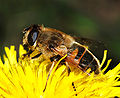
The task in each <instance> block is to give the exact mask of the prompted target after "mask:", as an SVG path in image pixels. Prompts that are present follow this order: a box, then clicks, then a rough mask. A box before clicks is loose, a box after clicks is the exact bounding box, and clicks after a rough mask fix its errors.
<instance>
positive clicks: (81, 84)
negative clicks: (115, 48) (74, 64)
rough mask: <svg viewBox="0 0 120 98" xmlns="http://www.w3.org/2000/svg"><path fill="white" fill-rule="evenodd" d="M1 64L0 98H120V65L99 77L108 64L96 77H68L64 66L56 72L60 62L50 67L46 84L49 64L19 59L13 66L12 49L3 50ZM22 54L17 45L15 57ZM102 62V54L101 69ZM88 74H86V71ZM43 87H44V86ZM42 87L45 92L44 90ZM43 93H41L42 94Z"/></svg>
mask: <svg viewBox="0 0 120 98" xmlns="http://www.w3.org/2000/svg"><path fill="white" fill-rule="evenodd" d="M5 51H6V56H5V55H4V63H3V62H2V60H1V59H0V97H1V98H49V97H50V98H51V97H52V98H54V97H55V98H74V97H75V98H77V97H78V98H95V97H96V98H97V97H101V98H109V97H114V96H118V97H120V87H117V86H119V85H120V82H119V81H118V79H119V77H120V75H119V74H120V64H118V65H117V66H116V67H115V68H114V69H112V70H109V71H108V72H107V73H106V74H103V73H104V71H105V70H106V68H107V67H108V65H109V63H110V61H111V60H109V61H108V63H107V67H105V68H104V69H103V70H102V71H101V73H100V74H99V75H95V74H94V73H91V75H90V76H89V75H87V74H86V73H84V72H82V71H80V73H79V74H75V72H71V73H70V75H69V76H68V73H67V71H66V66H65V65H62V66H60V67H59V68H58V65H59V63H60V61H61V60H62V59H64V57H65V56H64V57H63V58H61V59H60V60H59V61H58V62H57V64H56V65H55V66H54V68H53V70H52V72H51V74H50V77H49V79H48V81H47V77H48V74H49V69H50V66H51V62H50V60H43V59H41V60H40V58H38V59H34V60H33V59H30V58H26V59H24V60H22V59H20V60H19V62H17V57H16V51H15V47H14V46H11V47H10V49H9V48H8V47H5ZM25 52H26V51H25V50H24V49H23V47H22V46H21V45H20V49H19V56H20V57H21V56H22V54H24V53H25ZM105 59H106V51H105V53H104V58H103V61H102V63H101V66H102V65H103V64H104V61H105ZM87 71H88V72H89V71H90V70H87ZM46 83H47V85H46ZM45 86H46V89H45ZM44 89H45V91H44Z"/></svg>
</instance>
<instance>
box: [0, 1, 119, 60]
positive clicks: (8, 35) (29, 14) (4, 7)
mask: <svg viewBox="0 0 120 98" xmlns="http://www.w3.org/2000/svg"><path fill="white" fill-rule="evenodd" d="M30 24H44V25H45V26H47V27H51V28H56V29H58V30H61V31H64V32H66V33H67V34H71V35H76V36H80V37H86V38H90V39H94V40H101V41H103V42H104V43H105V44H106V45H107V47H108V48H109V50H110V51H111V52H110V56H113V57H114V58H115V59H119V57H120V46H119V44H120V0H0V34H1V35H0V51H1V52H0V54H1V55H2V54H3V53H4V46H10V45H15V46H16V49H17V50H18V46H19V44H21V43H22V32H21V31H22V30H23V29H24V28H25V27H28V26H29V25H30Z"/></svg>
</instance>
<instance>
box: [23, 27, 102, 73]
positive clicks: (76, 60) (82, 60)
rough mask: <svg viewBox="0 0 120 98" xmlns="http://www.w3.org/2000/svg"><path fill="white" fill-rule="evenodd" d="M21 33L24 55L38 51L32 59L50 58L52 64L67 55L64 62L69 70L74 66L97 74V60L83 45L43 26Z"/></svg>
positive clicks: (29, 28) (70, 37) (98, 70)
mask: <svg viewBox="0 0 120 98" xmlns="http://www.w3.org/2000/svg"><path fill="white" fill-rule="evenodd" d="M23 33H24V36H23V46H25V47H27V48H28V53H27V54H25V55H29V54H31V53H32V52H33V51H38V53H39V54H37V55H36V56H34V57H33V58H35V57H38V56H40V55H41V54H42V55H43V57H44V58H45V59H48V58H50V60H51V61H52V62H54V60H59V59H60V58H61V57H62V56H64V55H66V54H67V57H66V58H65V59H64V62H65V64H66V65H67V67H68V68H69V69H70V67H69V66H75V67H77V68H79V69H80V70H82V71H84V72H86V70H87V69H88V68H90V69H91V72H93V71H94V73H95V74H99V72H100V68H99V67H100V63H99V60H98V59H97V58H96V56H95V55H94V54H93V53H92V52H91V51H90V50H89V49H88V48H87V47H86V46H85V45H83V44H81V43H80V42H77V41H76V40H75V39H74V38H73V37H72V36H70V35H67V34H65V33H64V32H61V31H59V30H56V29H53V28H47V27H44V26H43V25H32V26H30V27H28V28H26V29H24V31H23ZM25 55H24V56H25Z"/></svg>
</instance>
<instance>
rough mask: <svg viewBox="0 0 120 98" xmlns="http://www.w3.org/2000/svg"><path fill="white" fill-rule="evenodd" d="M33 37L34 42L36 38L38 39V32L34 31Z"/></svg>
mask: <svg viewBox="0 0 120 98" xmlns="http://www.w3.org/2000/svg"><path fill="white" fill-rule="evenodd" d="M32 39H33V42H35V41H36V39H37V32H34V33H33V36H32Z"/></svg>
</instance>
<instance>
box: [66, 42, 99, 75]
mask: <svg viewBox="0 0 120 98" xmlns="http://www.w3.org/2000/svg"><path fill="white" fill-rule="evenodd" d="M66 60H67V61H68V62H70V63H72V64H73V65H75V66H77V67H79V68H80V69H81V70H83V71H86V70H87V69H88V68H91V72H92V71H94V72H95V74H99V66H100V63H99V61H98V59H97V58H96V57H95V56H94V55H93V54H92V53H91V52H90V51H89V50H88V49H87V48H86V47H84V46H83V45H81V44H73V46H72V47H71V49H70V51H69V52H68V56H67V58H66Z"/></svg>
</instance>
